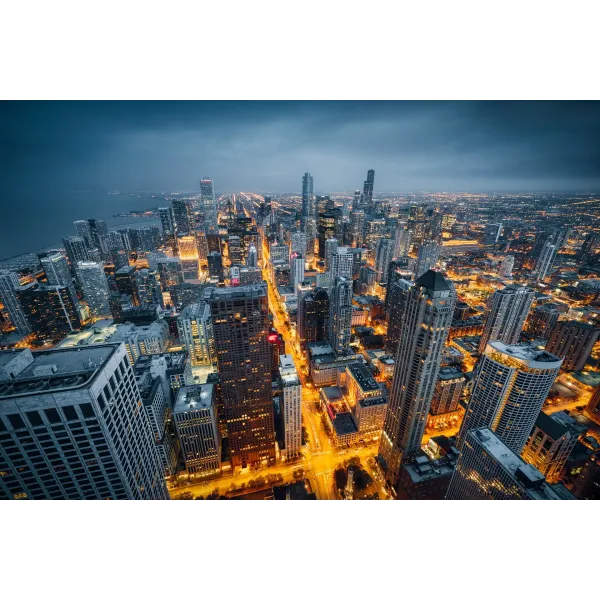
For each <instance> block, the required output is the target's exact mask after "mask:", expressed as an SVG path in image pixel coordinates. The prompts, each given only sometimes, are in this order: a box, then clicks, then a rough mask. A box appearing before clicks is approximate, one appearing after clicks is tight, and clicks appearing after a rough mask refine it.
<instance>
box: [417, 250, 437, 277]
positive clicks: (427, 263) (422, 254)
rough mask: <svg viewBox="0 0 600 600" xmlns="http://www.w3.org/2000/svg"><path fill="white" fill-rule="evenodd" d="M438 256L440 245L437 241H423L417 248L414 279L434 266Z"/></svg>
mask: <svg viewBox="0 0 600 600" xmlns="http://www.w3.org/2000/svg"><path fill="white" fill-rule="evenodd" d="M439 258H440V245H439V244H438V243H437V242H425V243H424V244H423V245H422V246H421V247H420V248H419V254H418V256H417V262H416V264H415V279H418V278H419V277H421V275H424V274H425V273H427V271H429V270H430V269H433V268H435V265H436V264H437V261H438V259H439Z"/></svg>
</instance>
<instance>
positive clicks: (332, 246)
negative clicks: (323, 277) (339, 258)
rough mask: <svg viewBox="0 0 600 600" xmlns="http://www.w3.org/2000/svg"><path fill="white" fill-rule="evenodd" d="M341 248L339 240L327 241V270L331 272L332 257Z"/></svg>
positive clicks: (330, 239) (331, 239)
mask: <svg viewBox="0 0 600 600" xmlns="http://www.w3.org/2000/svg"><path fill="white" fill-rule="evenodd" d="M338 246H339V242H338V240H337V238H329V239H328V240H325V270H326V271H329V270H331V257H332V256H333V254H334V253H335V251H336V250H337V248H338Z"/></svg>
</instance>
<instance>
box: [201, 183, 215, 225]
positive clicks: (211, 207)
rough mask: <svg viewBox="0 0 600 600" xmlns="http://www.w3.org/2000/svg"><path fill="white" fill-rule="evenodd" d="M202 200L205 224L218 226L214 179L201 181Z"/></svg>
mask: <svg viewBox="0 0 600 600" xmlns="http://www.w3.org/2000/svg"><path fill="white" fill-rule="evenodd" d="M200 198H201V203H202V207H201V212H202V213H203V214H204V221H205V223H208V224H211V225H215V226H216V225H217V215H218V212H217V199H216V197H215V190H214V187H213V182H212V179H201V180H200Z"/></svg>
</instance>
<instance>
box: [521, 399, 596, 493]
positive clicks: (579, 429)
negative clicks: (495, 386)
mask: <svg viewBox="0 0 600 600" xmlns="http://www.w3.org/2000/svg"><path fill="white" fill-rule="evenodd" d="M585 431H587V427H586V426H585V425H581V424H579V423H578V422H577V420H576V419H575V418H574V417H571V416H570V415H569V413H568V412H566V411H564V410H563V411H560V412H557V413H553V414H551V415H547V414H546V413H544V412H540V414H539V415H538V417H537V419H536V420H535V425H534V427H533V430H532V432H531V435H530V436H529V439H528V440H527V443H526V444H525V448H523V452H522V456H523V459H524V460H526V461H527V462H528V463H529V464H530V465H533V466H534V467H535V468H536V469H538V470H539V471H540V473H541V474H542V475H544V477H546V480H547V481H548V482H549V483H557V482H558V481H559V480H560V478H561V476H562V472H563V469H564V466H565V463H566V462H567V459H568V458H569V455H570V454H571V451H572V450H573V448H574V447H575V444H576V443H577V441H578V440H579V437H580V436H581V435H582V434H583V433H584V432H585Z"/></svg>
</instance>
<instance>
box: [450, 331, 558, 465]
mask: <svg viewBox="0 0 600 600" xmlns="http://www.w3.org/2000/svg"><path fill="white" fill-rule="evenodd" d="M561 364H562V360H561V359H560V358H558V357H557V356H554V355H553V354H550V353H549V352H546V351H545V350H537V349H536V348H535V347H534V346H530V345H528V344H512V345H508V344H504V343H502V342H490V343H489V344H488V346H487V348H486V349H485V353H484V354H483V356H481V358H480V359H479V362H478V363H477V366H476V367H475V376H474V380H473V390H472V392H471V398H470V399H469V403H468V405H467V411H466V413H465V416H464V418H463V422H462V425H461V428H460V432H459V434H458V436H457V447H458V448H459V449H460V448H461V447H462V444H463V442H464V440H465V438H466V436H467V433H468V432H469V431H471V430H472V429H478V428H480V427H489V428H490V429H491V430H492V431H494V432H495V433H496V435H497V436H498V437H499V438H500V439H501V440H502V441H503V442H504V443H505V444H506V445H507V446H508V447H509V448H510V449H511V450H513V452H516V453H517V454H520V453H521V450H523V446H524V445H525V442H526V441H527V438H528V437H529V434H530V433H531V430H532V428H533V425H534V423H535V420H536V419H537V416H538V415H539V413H540V410H541V409H542V406H543V405H544V401H545V400H546V398H547V396H548V392H549V391H550V388H551V387H552V384H553V383H554V380H555V379H556V376H557V375H558V371H559V369H560V365H561Z"/></svg>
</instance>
